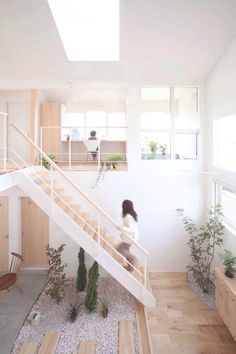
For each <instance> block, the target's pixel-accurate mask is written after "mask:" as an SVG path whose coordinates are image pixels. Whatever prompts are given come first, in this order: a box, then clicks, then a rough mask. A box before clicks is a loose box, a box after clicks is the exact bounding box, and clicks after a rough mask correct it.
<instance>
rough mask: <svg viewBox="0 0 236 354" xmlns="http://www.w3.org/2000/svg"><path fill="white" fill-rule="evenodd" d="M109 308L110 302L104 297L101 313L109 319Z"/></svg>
mask: <svg viewBox="0 0 236 354" xmlns="http://www.w3.org/2000/svg"><path fill="white" fill-rule="evenodd" d="M108 307H109V302H108V300H107V299H106V298H105V297H103V298H102V299H101V300H100V311H101V314H102V317H103V318H107V316H108Z"/></svg>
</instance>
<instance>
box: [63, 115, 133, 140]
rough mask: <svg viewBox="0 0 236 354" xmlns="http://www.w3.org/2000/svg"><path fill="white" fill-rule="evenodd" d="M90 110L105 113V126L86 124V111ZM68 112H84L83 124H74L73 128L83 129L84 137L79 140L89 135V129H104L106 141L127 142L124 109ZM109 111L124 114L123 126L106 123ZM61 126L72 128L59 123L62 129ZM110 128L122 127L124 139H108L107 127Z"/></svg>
mask: <svg viewBox="0 0 236 354" xmlns="http://www.w3.org/2000/svg"><path fill="white" fill-rule="evenodd" d="M91 112H96V113H97V112H104V113H105V115H106V118H105V120H106V123H105V124H106V125H105V126H90V125H88V122H87V119H88V118H87V113H91ZM70 113H78V114H84V122H85V123H84V126H74V128H78V129H79V128H80V129H84V134H85V137H84V138H82V139H79V140H78V141H80V140H84V139H86V137H87V138H88V137H89V133H90V131H91V129H98V130H99V129H104V130H105V138H104V139H105V140H108V141H124V142H127V129H128V126H127V112H126V111H121V110H120V111H118V110H114V111H113V110H112V111H111V110H109V111H108V110H86V111H85V110H83V111H77V112H70ZM111 113H122V114H124V118H125V125H124V126H123V125H121V126H115V127H114V126H110V125H108V115H109V114H111ZM63 128H73V127H72V126H70V127H67V126H64V125H63V126H62V125H61V129H63ZM110 128H112V129H124V133H125V134H124V135H125V137H124V139H123V140H121V139H116V140H114V139H110V138H109V136H108V132H109V129H110ZM61 141H64V140H61Z"/></svg>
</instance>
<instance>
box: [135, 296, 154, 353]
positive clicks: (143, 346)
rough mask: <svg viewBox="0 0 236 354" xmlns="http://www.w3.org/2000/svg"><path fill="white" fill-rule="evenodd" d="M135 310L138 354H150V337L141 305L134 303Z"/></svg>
mask: <svg viewBox="0 0 236 354" xmlns="http://www.w3.org/2000/svg"><path fill="white" fill-rule="evenodd" d="M135 309H136V319H137V330H138V341H139V351H140V354H151V352H152V351H151V346H150V337H149V332H148V325H147V319H146V314H145V309H144V307H143V304H141V303H140V302H136V306H135Z"/></svg>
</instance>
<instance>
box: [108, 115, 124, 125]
mask: <svg viewBox="0 0 236 354" xmlns="http://www.w3.org/2000/svg"><path fill="white" fill-rule="evenodd" d="M107 125H108V127H125V126H126V119H125V113H124V112H114V113H108V114H107Z"/></svg>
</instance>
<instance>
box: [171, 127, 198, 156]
mask: <svg viewBox="0 0 236 354" xmlns="http://www.w3.org/2000/svg"><path fill="white" fill-rule="evenodd" d="M197 145H198V134H191V133H189V134H188V133H185V134H184V133H183V134H181V133H179V134H178V133H177V134H176V135H175V158H176V159H196V158H197V157H198V156H197Z"/></svg>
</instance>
